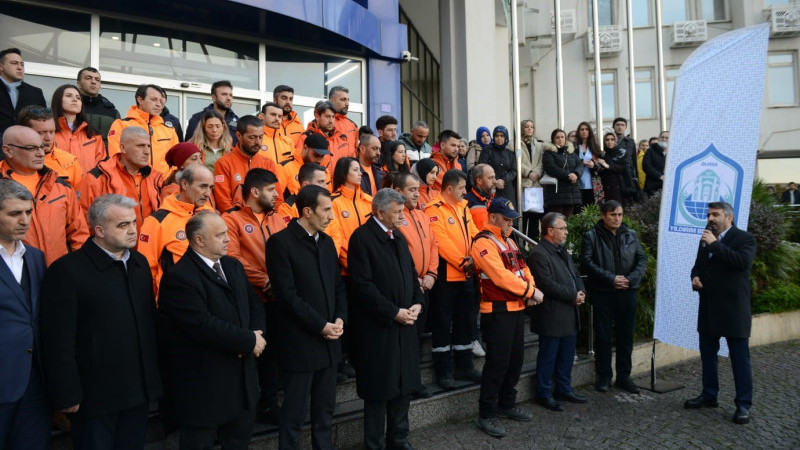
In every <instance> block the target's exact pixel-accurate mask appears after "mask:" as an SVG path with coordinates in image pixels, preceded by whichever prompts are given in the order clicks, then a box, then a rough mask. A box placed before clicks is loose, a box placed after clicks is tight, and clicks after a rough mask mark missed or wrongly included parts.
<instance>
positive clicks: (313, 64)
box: [266, 47, 363, 119]
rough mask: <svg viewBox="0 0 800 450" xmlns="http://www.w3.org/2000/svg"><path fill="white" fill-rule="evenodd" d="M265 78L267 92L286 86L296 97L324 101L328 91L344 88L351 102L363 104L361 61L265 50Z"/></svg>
mask: <svg viewBox="0 0 800 450" xmlns="http://www.w3.org/2000/svg"><path fill="white" fill-rule="evenodd" d="M266 75H267V76H266V78H267V88H268V89H271V88H273V87H275V86H277V85H279V84H289V85H291V86H292V87H293V88H294V94H295V95H302V96H306V97H314V98H327V96H328V91H329V90H330V88H332V87H334V86H344V87H346V88H347V89H348V90H350V92H349V94H350V101H351V102H353V103H362V97H363V96H362V94H361V61H358V60H352V59H348V58H344V57H337V56H333V55H323V54H319V53H310V52H302V51H298V50H290V49H286V48H278V47H267V74H266ZM287 81H288V82H287ZM350 118H351V119H352V117H350Z"/></svg>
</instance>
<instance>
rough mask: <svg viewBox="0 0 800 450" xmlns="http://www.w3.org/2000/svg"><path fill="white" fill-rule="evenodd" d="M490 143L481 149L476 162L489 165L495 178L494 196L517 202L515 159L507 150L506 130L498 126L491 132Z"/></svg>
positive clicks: (511, 152) (510, 151)
mask: <svg viewBox="0 0 800 450" xmlns="http://www.w3.org/2000/svg"><path fill="white" fill-rule="evenodd" d="M492 139H493V140H492V143H491V144H490V145H488V146H487V147H486V148H484V149H483V151H482V152H481V156H480V158H479V159H478V162H480V163H483V164H489V165H490V166H492V169H494V174H495V176H496V177H497V184H496V185H495V186H496V188H497V193H496V195H497V196H498V197H505V198H507V199H509V200H511V202H512V203H516V202H517V157H516V155H514V152H513V151H512V150H509V148H508V129H507V128H506V127H504V126H502V125H498V126H496V127H495V128H494V131H493V132H492Z"/></svg>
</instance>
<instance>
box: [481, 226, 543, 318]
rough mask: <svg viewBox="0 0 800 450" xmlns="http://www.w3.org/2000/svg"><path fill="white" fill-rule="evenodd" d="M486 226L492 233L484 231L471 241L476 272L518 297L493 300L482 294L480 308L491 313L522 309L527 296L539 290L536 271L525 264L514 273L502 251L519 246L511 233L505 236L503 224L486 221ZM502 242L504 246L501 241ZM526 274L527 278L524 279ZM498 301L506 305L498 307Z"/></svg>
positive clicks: (515, 248) (516, 250)
mask: <svg viewBox="0 0 800 450" xmlns="http://www.w3.org/2000/svg"><path fill="white" fill-rule="evenodd" d="M483 230H484V231H486V232H488V233H490V234H491V237H485V234H484V233H481V234H480V235H479V237H478V239H475V242H473V243H472V259H473V260H474V261H475V273H476V274H478V276H479V277H481V279H482V280H481V281H483V280H485V279H489V280H491V282H492V283H493V284H494V285H495V286H497V287H498V288H500V289H502V290H504V291H507V292H509V293H510V294H511V295H512V296H515V297H518V299H517V300H514V301H507V302H497V301H491V300H490V299H487V298H485V295H481V312H482V313H491V312H494V311H495V310H497V311H509V312H510V311H521V310H523V309H525V299H527V298H531V297H533V293H534V292H535V291H536V285H535V284H534V280H533V275H531V271H530V269H529V268H528V267H527V266H525V267H523V268H522V269H521V273H514V272H512V271H511V270H509V269H508V268H506V266H505V264H504V263H503V258H502V257H501V256H500V253H501V252H503V251H512V252H518V251H519V249H518V248H517V245H516V244H515V243H514V241H513V240H511V239H508V236H506V237H503V236H502V234H501V232H500V228H499V227H496V226H494V225H492V224H489V223H487V224H486V225H484V227H483ZM498 243H500V244H501V245H502V246H503V247H500V246H499V245H498ZM523 277H524V278H526V279H523ZM499 303H505V307H504V308H502V307H498V306H499V305H498V304H499Z"/></svg>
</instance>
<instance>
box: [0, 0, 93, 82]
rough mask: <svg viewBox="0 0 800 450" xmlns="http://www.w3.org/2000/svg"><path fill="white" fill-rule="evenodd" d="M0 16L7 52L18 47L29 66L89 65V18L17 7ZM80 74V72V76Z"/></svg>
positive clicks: (83, 15)
mask: <svg viewBox="0 0 800 450" xmlns="http://www.w3.org/2000/svg"><path fill="white" fill-rule="evenodd" d="M3 9H4V11H3V12H2V13H0V23H2V24H3V25H2V26H0V42H2V43H3V48H8V47H18V48H19V49H20V50H21V51H22V59H24V60H25V61H26V62H36V63H45V64H58V65H62V66H70V67H80V68H83V67H86V66H88V65H89V31H90V22H91V20H90V16H89V14H79V13H74V12H69V11H59V12H58V14H53V13H52V12H53V10H50V9H43V8H38V7H35V6H29V5H21V4H14V5H13V6H8V5H4V8H3ZM76 74H77V72H76Z"/></svg>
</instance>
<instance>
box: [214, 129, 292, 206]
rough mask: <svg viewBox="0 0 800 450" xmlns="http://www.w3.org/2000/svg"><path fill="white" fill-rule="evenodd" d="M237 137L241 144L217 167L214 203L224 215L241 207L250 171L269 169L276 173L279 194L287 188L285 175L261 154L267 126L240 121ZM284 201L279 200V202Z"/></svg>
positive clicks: (223, 158) (280, 198) (221, 160)
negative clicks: (243, 184)
mask: <svg viewBox="0 0 800 450" xmlns="http://www.w3.org/2000/svg"><path fill="white" fill-rule="evenodd" d="M236 137H237V138H238V140H239V143H238V144H237V145H236V147H234V148H233V150H232V151H231V152H230V153H228V154H226V155H223V156H222V157H221V158H220V159H218V160H217V162H216V164H214V199H215V200H216V201H215V205H216V208H217V210H218V211H221V212H225V211H227V210H229V209H231V208H233V207H234V206H238V205H241V204H242V190H241V187H242V182H243V181H244V177H245V175H247V172H249V171H250V170H251V169H257V168H258V169H267V170H269V171H270V172H272V173H274V174H275V175H276V176H277V177H278V183H279V190H278V193H279V194H280V192H282V190H283V189H282V187H283V186H286V183H285V182H284V181H283V180H282V175H283V171H279V169H278V167H277V165H276V164H275V162H274V161H272V160H271V159H269V158H267V157H266V156H264V155H263V154H261V153H260V152H259V151H260V150H261V142H262V141H263V140H264V124H263V122H261V121H260V120H258V117H256V116H252V115H248V116H243V117H240V118H239V122H238V123H237V124H236ZM282 201H283V199H282V197H280V196H279V202H282Z"/></svg>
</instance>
